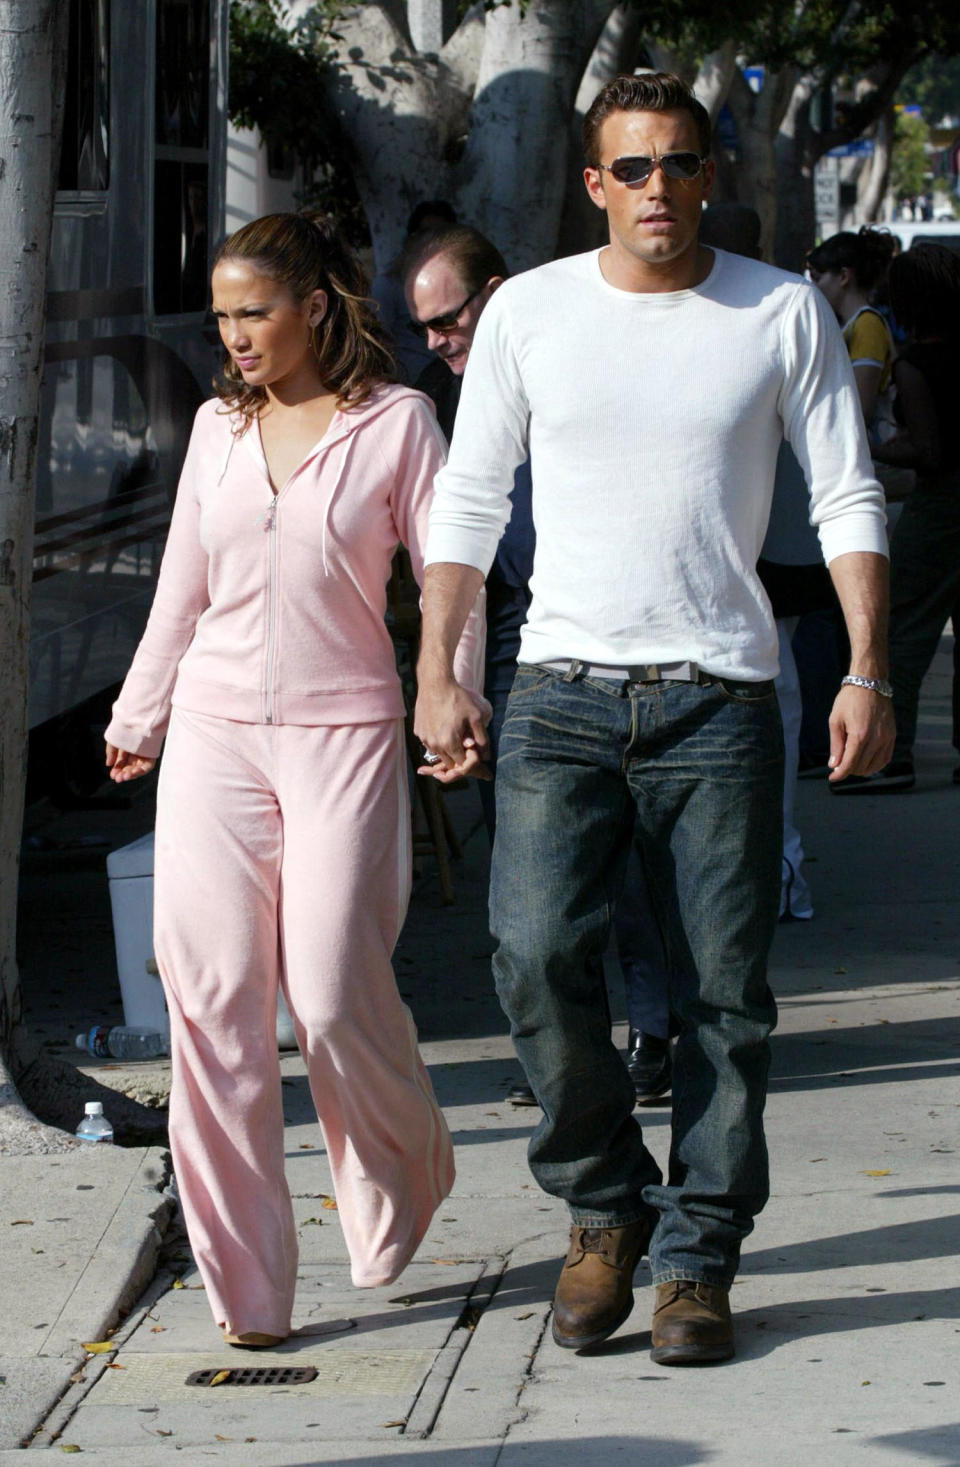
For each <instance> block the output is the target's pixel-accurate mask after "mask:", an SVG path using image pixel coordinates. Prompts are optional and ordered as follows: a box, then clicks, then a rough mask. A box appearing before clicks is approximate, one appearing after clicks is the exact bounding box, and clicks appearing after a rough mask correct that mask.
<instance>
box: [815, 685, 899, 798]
mask: <svg viewBox="0 0 960 1467" xmlns="http://www.w3.org/2000/svg"><path fill="white" fill-rule="evenodd" d="M895 737H896V725H895V723H894V718H893V704H892V702H891V701H890V699H889V698H884V697H883V696H882V695H881V694H880V693H874V692H871V691H870V689H869V688H858V687H856V686H852V685H850V684H847V685H846V687H842V688H841V689H840V691H839V693H838V694H837V698H836V702H835V703H834V705H833V711H832V713H831V714H830V761H829V762H830V768H831V770H832V771H833V772H832V774H831V775H830V783H831V784H839V783H840V781H841V780H842V779H846V777H847V775H848V774H860V775H863V774H876V772H877V770H878V769H883V768H884V766H885V765H887V764H889V763H890V759H891V757H892V755H893V743H894V739H895Z"/></svg>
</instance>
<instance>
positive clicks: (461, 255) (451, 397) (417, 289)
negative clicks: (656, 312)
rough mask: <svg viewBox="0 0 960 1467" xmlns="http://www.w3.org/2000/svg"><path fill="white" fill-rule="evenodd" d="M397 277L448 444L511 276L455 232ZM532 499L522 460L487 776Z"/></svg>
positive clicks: (501, 594)
mask: <svg viewBox="0 0 960 1467" xmlns="http://www.w3.org/2000/svg"><path fill="white" fill-rule="evenodd" d="M401 273H402V275H403V286H404V293H405V295H406V301H407V309H408V311H409V313H410V327H411V329H412V330H413V331H414V332H416V334H417V335H418V336H420V337H422V338H423V340H425V341H426V343H427V346H428V347H429V348H430V350H431V351H433V352H435V353H436V360H435V361H434V362H431V364H430V365H429V366H428V367H426V368H425V369H424V371H423V372H421V374H420V376H419V377H418V378H417V380H416V382H415V383H414V386H415V387H419V389H420V391H421V392H425V393H426V394H427V396H428V397H430V398H432V400H433V403H434V405H435V407H436V409H437V420H438V422H439V424H440V427H441V428H442V429H443V431H444V433H445V434H446V437H447V442H448V443H449V442H450V440H451V439H452V438H453V425H454V423H455V421H456V417H457V407H458V406H459V403H460V384H461V382H462V381H463V374H464V371H465V370H466V366H467V358H468V357H469V355H470V348H471V346H472V345H473V338H474V334H475V333H476V329H477V326H478V325H479V323H480V317H481V315H482V314H483V312H484V310H485V308H486V306H487V303H488V302H489V300H490V299H491V297H492V296H493V293H494V291H495V290H496V289H497V288H498V287H499V286H501V285H502V284H503V282H504V280H506V278H507V275H508V273H509V272H508V270H507V266H506V262H505V260H504V258H503V256H502V255H501V253H500V251H499V250H498V249H497V247H496V245H495V244H493V243H492V242H491V241H490V240H489V239H487V237H486V236H485V235H483V234H481V233H480V231H479V230H478V229H471V228H470V227H469V225H466V224H452V225H446V226H443V227H441V228H437V229H431V230H427V231H425V232H424V233H423V234H420V235H417V236H415V237H414V238H413V239H412V240H411V241H410V242H409V244H408V245H407V248H406V250H405V251H404V255H403V259H402V261H401ZM530 492H531V484H530V464H529V461H528V460H526V459H524V461H523V463H521V464H518V465H517V468H516V470H515V472H514V476H513V488H512V490H511V493H510V505H511V509H510V521H509V523H508V525H507V527H506V529H505V530H504V532H503V536H502V537H501V540H500V543H499V544H498V546H497V552H496V555H495V556H494V558H493V564H492V565H491V567H490V570H489V572H488V574H487V627H486V630H487V640H486V652H485V662H484V670H483V695H484V697H485V698H486V699H487V701H488V703H489V704H490V707H491V709H492V713H491V716H490V723H489V725H488V728H487V737H488V741H489V761H488V762H489V764H490V768H491V772H494V771H495V770H496V762H497V748H498V744H499V737H500V729H501V727H502V725H503V718H504V714H505V713H506V709H507V697H508V695H509V692H510V688H511V686H512V684H513V678H514V674H515V673H516V670H517V654H518V653H519V651H520V629H521V627H522V626H523V623H524V622H525V621H526V619H527V609H528V607H529V605H530V575H531V572H532V571H533V549H534V533H533V518H532V513H531V508H530ZM479 790H480V802H481V804H482V806H483V816H484V821H485V822H486V826H487V833H488V835H489V837H490V842H491V844H492V843H493V836H494V830H495V828H496V819H497V814H496V790H495V785H494V782H493V781H491V780H482V781H480V783H479ZM509 1099H510V1100H511V1101H512V1102H513V1103H514V1104H520V1105H535V1104H536V1099H535V1097H534V1095H533V1092H532V1091H531V1090H530V1089H529V1087H528V1086H526V1085H516V1086H514V1088H513V1090H511V1092H510V1095H509Z"/></svg>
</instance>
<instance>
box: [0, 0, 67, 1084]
mask: <svg viewBox="0 0 960 1467" xmlns="http://www.w3.org/2000/svg"><path fill="white" fill-rule="evenodd" d="M67 15H68V6H67V3H66V0H0V404H2V409H0V1054H2V1056H4V1057H6V1056H7V1055H8V1054H9V1051H10V1045H11V1041H12V1039H13V1035H14V1031H15V1029H16V1026H17V1024H18V1023H19V1020H20V1013H21V1000H20V984H19V977H18V973H17V963H16V912H17V871H18V868H19V853H20V835H21V827H22V823H23V795H24V773H25V765H26V746H27V669H28V647H29V636H30V586H31V578H32V560H33V507H34V469H35V457H36V447H37V418H38V412H39V404H40V373H41V368H42V359H43V332H44V317H45V305H46V293H45V274H46V267H47V255H48V252H49V247H50V225H51V220H52V218H53V195H54V188H55V180H56V168H57V163H58V159H59V148H60V125H61V121H62V98H63V90H64V88H63V65H64V63H65V58H66V45H67V31H66V20H67ZM53 99H56V100H53Z"/></svg>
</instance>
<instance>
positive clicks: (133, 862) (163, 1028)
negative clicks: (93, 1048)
mask: <svg viewBox="0 0 960 1467" xmlns="http://www.w3.org/2000/svg"><path fill="white" fill-rule="evenodd" d="M107 877H108V879H109V882H110V906H111V909H112V911H113V941H114V945H115V947H116V949H117V973H118V974H119V977H120V994H121V997H122V999H123V1018H124V1022H125V1023H126V1024H127V1025H128V1026H129V1027H130V1028H131V1029H151V1030H156V1031H157V1033H158V1034H163V1035H165V1036H167V1037H168V1038H169V1035H170V1019H169V1016H168V1014H167V1005H166V1000H165V999H164V996H163V984H162V983H161V982H160V975H159V973H158V972H157V964H156V960H155V959H154V956H153V831H151V832H150V834H149V835H143V836H141V837H140V839H139V840H135V841H131V843H130V844H129V845H128V846H121V847H120V849H119V850H117V851H111V852H110V854H109V856H108V857H107ZM277 1047H278V1048H279V1049H296V1047H297V1041H296V1036H295V1035H294V1032H293V1020H292V1019H291V1017H290V1012H289V1010H288V1008H287V1005H286V1004H285V1003H284V1000H283V994H282V993H281V994H278V997H277Z"/></svg>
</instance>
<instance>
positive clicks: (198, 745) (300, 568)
mask: <svg viewBox="0 0 960 1467" xmlns="http://www.w3.org/2000/svg"><path fill="white" fill-rule="evenodd" d="M213 306H214V312H215V314H216V315H217V317H218V320H219V324H220V333H221V336H222V338H223V342H224V346H225V348H226V352H225V369H224V378H225V380H224V382H223V384H221V385H220V386H218V392H219V395H220V399H221V401H219V402H218V401H216V400H214V401H211V402H208V403H206V404H205V405H204V406H203V407H202V408H201V409H200V411H199V413H198V414H197V419H196V423H195V426H194V430H193V436H192V438H191V440H190V446H189V449H188V452H187V457H186V461H185V464H184V468H183V475H182V478H181V481H180V487H179V491H178V494H177V501H176V506H175V508H174V512H173V519H172V523H171V527H170V535H169V539H168V542H167V548H166V553H165V555H164V559H163V566H162V569H161V572H160V579H159V584H158V587H157V594H156V598H155V600H154V604H153V609H152V611H151V614H150V619H149V622H148V624H147V628H146V631H145V633H144V636H143V640H142V642H141V643H140V647H139V649H138V651H137V654H136V656H135V658H134V661H133V665H132V667H131V669H130V673H129V675H128V676H127V679H126V682H125V683H124V685H123V690H122V692H121V694H120V697H119V699H118V701H117V703H116V705H115V708H114V716H113V720H112V722H111V724H110V726H109V728H108V729H107V733H106V739H107V763H108V765H109V766H110V768H111V776H112V778H113V779H114V780H117V781H123V780H127V779H133V778H136V777H137V776H138V775H140V774H144V773H146V771H147V770H149V769H150V768H152V767H153V764H154V762H155V760H156V758H157V755H158V754H159V752H160V746H161V744H162V742H163V740H164V736H165V735H166V750H165V754H164V760H163V766H162V769H161V773H160V784H159V790H158V804H157V832H156V868H155V890H156V903H155V905H156V911H155V922H154V942H155V948H156V955H157V961H158V964H159V967H160V971H161V974H162V977H163V981H164V987H165V991H166V995H167V1002H168V1006H169V1010H170V1033H171V1050H172V1057H173V1089H172V1093H171V1097H170V1136H171V1145H172V1149H173V1155H174V1164H175V1167H176V1173H177V1178H178V1182H179V1187H180V1196H181V1199H182V1203H183V1209H184V1214H185V1216H186V1221H187V1227H188V1230H189V1234H190V1240H191V1243H192V1246H193V1250H194V1255H195V1257H196V1260H197V1263H198V1266H199V1268H200V1272H201V1274H202V1276H203V1279H204V1282H205V1285H206V1289H207V1297H208V1298H209V1300H210V1304H211V1306H212V1308H213V1313H214V1318H215V1319H216V1320H217V1322H218V1323H219V1324H220V1326H221V1328H222V1329H223V1332H224V1335H225V1338H226V1339H227V1340H228V1342H229V1343H231V1344H239V1345H247V1346H257V1345H259V1346H264V1345H270V1344H274V1343H277V1342H279V1341H280V1340H281V1339H283V1338H284V1337H285V1336H286V1335H287V1334H288V1333H289V1330H290V1316H291V1310H292V1307H293V1295H294V1284H295V1278H296V1268H297V1242H296V1232H295V1229H294V1219H293V1210H292V1207H291V1203H290V1195H289V1192H288V1189H287V1185H286V1181H285V1178H284V1144H283V1113H282V1108H281V1098H280V1076H279V1064H278V1060H277V1049H276V1038H275V1023H276V1001H277V984H278V982H279V984H280V985H281V986H282V989H283V993H284V996H285V998H286V1000H287V1003H288V1005H289V1008H290V1011H291V1014H292V1015H293V1019H294V1024H295V1028H296V1033H297V1039H298V1042H299V1045H300V1049H301V1051H302V1053H303V1055H304V1057H305V1059H306V1063H307V1068H308V1072H309V1078H310V1087H311V1091H312V1094H313V1098H314V1101H315V1104H316V1106H317V1111H318V1114H319V1116H320V1120H321V1123H322V1126H323V1132H324V1137H325V1140H326V1145H327V1151H328V1154H329V1158H330V1164H331V1168H332V1171H333V1177H334V1185H335V1188H336V1194H337V1201H338V1204H339V1213H340V1219H341V1222H342V1226H343V1231H344V1235H345V1238H346V1242H347V1246H348V1248H349V1251H350V1259H351V1268H352V1277H353V1281H354V1283H355V1284H357V1285H359V1286H372V1285H376V1284H385V1283H389V1282H391V1281H392V1280H393V1279H394V1278H396V1276H397V1275H398V1274H399V1273H400V1272H401V1270H402V1269H403V1268H404V1267H405V1265H406V1264H407V1263H408V1262H409V1260H410V1258H411V1257H412V1255H413V1253H414V1251H415V1249H416V1248H417V1245H418V1244H419V1242H420V1240H421V1238H422V1237H423V1235H424V1232H425V1231H426V1229H427V1227H428V1225H429V1223H430V1219H431V1217H432V1216H433V1213H434V1211H435V1209H436V1207H437V1206H438V1204H439V1203H440V1201H441V1200H442V1199H443V1198H444V1197H445V1196H446V1195H447V1193H448V1192H449V1190H450V1187H451V1186H452V1183H453V1156H452V1147H451V1142H450V1136H449V1133H448V1131H447V1127H446V1125H445V1123H444V1120H443V1116H442V1114H441V1112H440V1110H439V1108H438V1107H437V1104H436V1101H435V1099H434V1096H433V1091H432V1089H431V1086H430V1081H429V1079H428V1078H427V1074H426V1071H425V1070H424V1067H423V1063H422V1061H421V1059H420V1056H419V1053H418V1050H417V1041H416V1034H415V1031H414V1028H413V1024H412V1021H411V1018H410V1015H409V1012H408V1011H407V1009H406V1007H405V1006H404V1004H403V1003H402V1002H401V1000H400V996H399V994H398V992H397V987H396V982H395V980H394V976H393V970H392V968H391V962H390V959H391V953H392V950H393V947H394V944H395V942H396V939H397V936H398V933H399V930H400V926H401V924H402V922H403V918H404V914H405V910H406V903H407V897H408V893H409V885H410V863H409V851H410V836H409V800H408V794H407V783H406V764H405V756H404V743H403V723H402V716H403V703H402V697H401V691H400V687H399V683H398V679H397V674H396V668H395V662H394V656H393V649H392V645H391V642H390V638H389V635H388V632H387V630H386V627H385V625H384V619H383V618H384V609H385V583H386V581H387V578H388V575H389V570H390V561H391V557H392V555H393V552H394V550H395V548H396V545H397V542H398V540H400V541H402V542H403V543H404V544H405V545H407V546H408V548H409V550H410V553H411V558H412V561H413V565H414V569H415V571H416V572H417V574H418V575H419V573H420V568H421V565H422V547H423V544H424V541H425V538H426V531H427V514H428V510H429V503H430V498H431V494H432V482H433V476H434V474H435V472H436V471H437V469H438V468H439V467H440V465H441V463H442V462H443V439H442V437H441V435H440V433H439V431H438V429H437V426H436V422H435V420H434V416H433V409H432V407H431V406H430V404H429V403H428V401H427V399H426V398H424V397H423V396H422V395H421V394H420V393H417V392H413V391H411V390H410V389H408V388H404V387H399V386H397V385H395V384H393V383H391V382H390V381H389V380H388V379H389V374H390V357H389V353H388V352H387V350H386V348H385V345H384V343H383V338H382V336H381V332H380V328H379V326H378V324H377V320H376V316H375V315H374V314H373V312H372V309H371V307H370V305H369V303H368V302H367V301H366V300H365V299H364V282H363V278H362V275H361V273H360V271H359V269H358V267H357V266H356V264H355V262H354V261H353V260H352V259H351V257H350V256H349V254H348V253H347V252H346V250H345V249H344V248H343V246H342V244H341V242H340V241H339V239H338V237H337V235H336V233H335V231H334V230H333V229H332V228H331V227H330V226H329V224H327V223H326V222H324V221H322V220H319V219H311V218H309V217H307V216H299V215H293V214H280V215H271V216H268V217H266V218H264V219H259V220H255V221H254V222H253V223H252V224H248V225H245V226H244V228H242V229H240V230H239V231H238V232H237V233H236V234H234V235H233V236H231V238H230V239H228V240H227V242H226V244H224V245H223V246H222V248H221V250H220V251H219V254H218V256H217V262H216V264H215V268H214V271H213ZM481 626H482V622H481V621H480V620H479V617H478V615H477V613H475V614H474V616H473V618H472V622H471V625H470V627H468V631H467V633H466V634H465V636H464V639H463V642H462V643H461V648H460V652H459V654H458V655H459V659H460V664H461V670H462V672H461V675H462V677H463V678H465V680H466V681H467V682H468V683H469V684H470V685H471V686H472V687H474V688H479V687H480V686H481V682H482V645H481V643H482V632H481V631H480V627H481Z"/></svg>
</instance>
